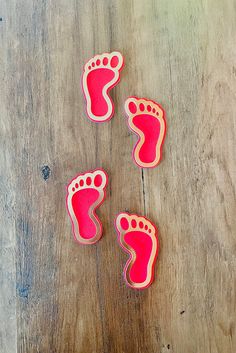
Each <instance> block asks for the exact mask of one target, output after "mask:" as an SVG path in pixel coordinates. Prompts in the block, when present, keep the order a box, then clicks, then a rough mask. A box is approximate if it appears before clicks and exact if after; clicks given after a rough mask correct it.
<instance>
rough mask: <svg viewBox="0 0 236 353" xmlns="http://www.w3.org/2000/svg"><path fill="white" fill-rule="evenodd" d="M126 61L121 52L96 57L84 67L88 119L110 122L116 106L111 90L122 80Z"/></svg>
mask: <svg viewBox="0 0 236 353" xmlns="http://www.w3.org/2000/svg"><path fill="white" fill-rule="evenodd" d="M123 64H124V60H123V57H122V55H121V53H119V52H116V51H114V52H112V53H104V54H102V55H96V56H95V57H94V58H92V59H90V60H89V61H88V62H87V63H86V64H85V66H84V72H83V82H82V84H83V91H84V95H85V99H86V109H87V114H88V117H89V118H90V119H91V120H93V121H95V122H104V121H107V120H110V119H111V118H112V116H113V113H114V104H113V102H112V100H111V98H110V96H109V90H110V89H111V88H112V87H114V86H115V85H116V84H117V83H118V82H119V80H120V71H121V69H122V67H123Z"/></svg>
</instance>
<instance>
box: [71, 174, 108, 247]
mask: <svg viewBox="0 0 236 353" xmlns="http://www.w3.org/2000/svg"><path fill="white" fill-rule="evenodd" d="M107 180H108V177H107V174H106V173H105V172H104V170H102V169H96V170H94V171H93V172H87V173H85V174H80V175H78V176H77V177H76V178H75V179H73V180H72V181H71V182H70V184H69V185H68V187H67V192H68V193H67V209H68V212H69V215H70V219H71V222H72V228H73V233H74V237H75V239H76V240H77V241H78V242H80V243H82V244H94V243H96V242H97V241H98V240H99V239H100V238H101V236H102V224H101V222H100V220H99V219H98V217H97V215H96V213H95V211H96V209H97V208H98V206H99V205H100V204H101V203H102V202H103V200H104V198H105V187H106V185H107Z"/></svg>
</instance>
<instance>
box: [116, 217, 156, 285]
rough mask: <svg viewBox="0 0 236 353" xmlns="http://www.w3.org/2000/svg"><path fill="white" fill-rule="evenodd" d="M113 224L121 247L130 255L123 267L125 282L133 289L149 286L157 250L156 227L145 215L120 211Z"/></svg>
mask: <svg viewBox="0 0 236 353" xmlns="http://www.w3.org/2000/svg"><path fill="white" fill-rule="evenodd" d="M115 226H116V230H117V233H118V240H119V243H120V245H121V247H122V248H123V249H124V250H125V251H126V252H128V253H129V255H130V258H129V259H128V261H127V262H126V265H125V268H124V278H125V281H126V283H127V284H128V285H129V286H130V287H132V288H135V289H144V288H147V287H149V286H150V284H151V283H152V281H153V277H154V265H155V262H156V258H157V255H158V250H159V248H158V238H157V229H156V227H155V226H154V225H153V224H152V223H151V222H150V221H149V220H148V219H146V218H145V217H139V216H137V215H131V214H128V213H120V214H119V215H118V216H117V218H116V224H115Z"/></svg>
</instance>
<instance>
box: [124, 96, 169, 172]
mask: <svg viewBox="0 0 236 353" xmlns="http://www.w3.org/2000/svg"><path fill="white" fill-rule="evenodd" d="M125 112H126V115H127V116H128V126H129V128H130V129H131V130H132V131H133V132H134V133H135V134H137V135H138V137H139V139H138V142H137V143H136V145H135V146H134V149H133V159H134V161H135V163H136V164H137V165H138V166H139V167H141V168H154V167H156V166H157V165H158V164H159V163H160V161H161V154H162V145H163V142H164V138H165V133H166V121H165V112H164V110H163V109H162V107H161V106H160V105H159V104H157V103H155V102H153V101H151V100H147V99H145V98H137V97H129V98H128V99H127V100H126V102H125Z"/></svg>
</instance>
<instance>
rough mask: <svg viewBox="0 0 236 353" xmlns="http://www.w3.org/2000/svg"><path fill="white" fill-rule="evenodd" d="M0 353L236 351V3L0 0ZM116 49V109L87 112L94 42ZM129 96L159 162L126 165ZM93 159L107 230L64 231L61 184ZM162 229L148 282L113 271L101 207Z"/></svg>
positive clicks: (116, 263)
mask: <svg viewBox="0 0 236 353" xmlns="http://www.w3.org/2000/svg"><path fill="white" fill-rule="evenodd" d="M0 11H1V13H0V16H1V17H2V21H0V38H1V55H0V60H1V62H0V77H1V96H0V98H1V104H0V116H1V122H0V124H1V125H0V137H1V138H0V144H1V146H0V151H1V152H0V164H1V175H0V200H1V223H2V224H1V227H0V271H1V272H0V273H1V274H0V285H1V287H0V321H1V322H0V351H1V353H13V352H20V353H36V352H39V353H137V352H141V353H152V352H155V353H235V352H236V337H235V330H236V326H235V325H236V312H235V311H236V310H235V309H236V280H235V276H236V217H235V215H236V191H235V186H236V153H235V152H236V148H235V145H236V142H235V137H236V116H235V115H236V114H235V112H236V46H235V40H236V4H235V1H234V0H224V1H222V0H190V1H188V0H178V1H170V0H169V1H166V0H160V1H155V0H145V1H142V0H133V1H129V0H110V1H105V0H103V1H101V0H98V1H95V0H94V1H90V0H51V1H50V0H48V1H46V0H42V1H37V0H0ZM112 50H120V51H121V52H122V53H123V55H124V57H125V62H126V64H125V68H124V70H123V71H122V79H121V82H120V84H119V85H118V86H117V87H116V88H115V89H113V93H112V97H113V99H114V101H115V107H116V114H115V116H114V118H113V119H112V121H110V122H108V123H105V124H102V125H96V124H95V123H92V122H90V121H89V120H88V119H87V118H86V116H85V109H84V100H83V97H82V92H81V86H80V79H81V70H82V66H83V64H84V62H85V61H86V60H87V59H89V58H90V57H92V56H93V55H94V54H97V53H102V52H104V51H112ZM129 95H137V96H141V97H147V98H151V99H153V100H157V101H158V102H159V103H160V104H162V105H163V107H164V108H165V110H166V113H167V124H168V132H167V137H166V141H165V145H164V155H163V161H162V163H161V164H160V165H159V166H158V167H157V168H156V169H153V170H144V171H143V172H142V171H141V170H140V169H138V168H137V167H136V166H135V165H134V164H133V162H132V160H131V150H132V146H133V143H134V141H135V137H134V136H133V134H131V133H130V132H129V130H128V128H127V125H126V123H125V117H124V112H123V105H124V101H125V99H126V98H127V97H128V96H129ZM96 167H103V168H104V169H105V170H107V172H108V173H109V177H110V182H109V188H108V194H107V199H106V201H105V203H104V204H103V205H102V207H101V208H100V210H99V212H98V213H99V216H100V217H101V220H102V222H103V225H104V237H103V239H102V240H101V241H100V242H99V243H98V244H97V245H96V246H87V247H85V246H79V245H78V244H76V243H75V242H74V241H73V237H72V232H71V224H70V220H69V217H68V216H67V213H66V208H65V186H66V184H67V182H68V181H69V180H70V179H71V178H72V177H74V175H75V174H76V173H78V172H80V171H81V172H83V171H86V170H87V169H92V168H96ZM124 210H127V211H129V212H136V213H140V214H143V215H145V216H147V217H149V218H150V219H151V220H152V221H153V222H155V223H156V224H157V225H158V227H159V234H160V241H161V252H160V256H159V260H158V264H157V267H156V281H155V282H154V284H153V285H152V286H151V287H150V288H149V289H148V290H144V291H141V292H138V291H134V290H131V289H128V288H127V287H126V286H125V284H124V282H123V279H122V269H123V265H124V263H125V261H126V259H127V256H126V254H125V253H124V252H123V251H122V250H121V249H120V247H119V246H118V244H117V242H116V234H115V230H114V227H113V222H114V217H115V215H116V214H117V213H118V212H120V211H124Z"/></svg>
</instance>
